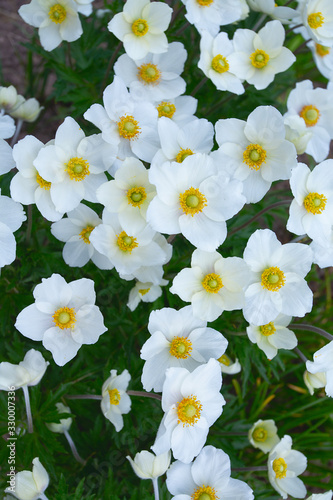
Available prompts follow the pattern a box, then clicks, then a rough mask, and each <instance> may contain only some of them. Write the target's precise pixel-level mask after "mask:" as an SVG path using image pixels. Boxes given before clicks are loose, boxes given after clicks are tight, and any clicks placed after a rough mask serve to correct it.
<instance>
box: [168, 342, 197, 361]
mask: <svg viewBox="0 0 333 500" xmlns="http://www.w3.org/2000/svg"><path fill="white" fill-rule="evenodd" d="M192 349H193V348H192V342H191V341H190V340H188V339H187V338H186V337H174V338H173V339H172V342H171V345H170V350H169V352H170V354H171V356H174V357H175V358H177V359H186V358H188V357H189V356H191V351H192Z"/></svg>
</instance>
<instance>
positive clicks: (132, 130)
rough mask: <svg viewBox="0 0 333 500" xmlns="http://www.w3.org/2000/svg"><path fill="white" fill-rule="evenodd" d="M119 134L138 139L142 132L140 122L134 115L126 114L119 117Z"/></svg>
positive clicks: (126, 137) (130, 138) (125, 137)
mask: <svg viewBox="0 0 333 500" xmlns="http://www.w3.org/2000/svg"><path fill="white" fill-rule="evenodd" d="M117 125H118V131H119V135H120V136H121V137H124V139H129V140H132V139H137V138H138V137H139V135H140V134H141V129H140V127H139V122H137V121H136V120H134V116H130V115H125V116H121V117H120V118H119V122H117Z"/></svg>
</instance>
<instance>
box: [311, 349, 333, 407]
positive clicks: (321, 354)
mask: <svg viewBox="0 0 333 500" xmlns="http://www.w3.org/2000/svg"><path fill="white" fill-rule="evenodd" d="M332 359H333V341H332V342H329V343H328V344H326V345H324V347H322V348H321V349H319V351H317V352H315V353H314V355H313V361H307V362H306V369H307V370H308V372H310V373H313V374H318V375H319V374H322V373H326V383H325V384H323V386H324V385H325V391H326V394H327V396H330V397H331V398H333V363H332ZM323 386H322V387H323Z"/></svg>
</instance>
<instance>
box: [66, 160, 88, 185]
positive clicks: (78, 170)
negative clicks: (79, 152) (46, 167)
mask: <svg viewBox="0 0 333 500" xmlns="http://www.w3.org/2000/svg"><path fill="white" fill-rule="evenodd" d="M65 167H66V168H65V171H66V172H68V175H69V177H70V178H71V179H72V180H74V181H83V179H84V178H85V177H86V176H87V175H89V173H90V172H89V163H88V162H87V160H84V159H83V158H76V157H75V158H71V159H70V160H69V162H68V163H65Z"/></svg>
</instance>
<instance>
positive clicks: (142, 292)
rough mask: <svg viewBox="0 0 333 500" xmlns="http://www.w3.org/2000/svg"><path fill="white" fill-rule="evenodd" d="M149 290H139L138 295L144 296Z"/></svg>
mask: <svg viewBox="0 0 333 500" xmlns="http://www.w3.org/2000/svg"><path fill="white" fill-rule="evenodd" d="M149 290H150V288H140V290H139V293H140V294H141V295H146V293H148V292H149Z"/></svg>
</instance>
